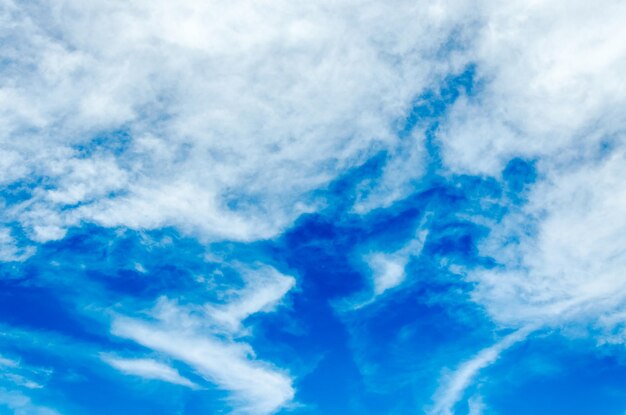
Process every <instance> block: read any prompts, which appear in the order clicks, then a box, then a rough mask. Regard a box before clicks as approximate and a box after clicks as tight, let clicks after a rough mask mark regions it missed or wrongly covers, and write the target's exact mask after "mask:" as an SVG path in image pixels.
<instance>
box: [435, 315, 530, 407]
mask: <svg viewBox="0 0 626 415" xmlns="http://www.w3.org/2000/svg"><path fill="white" fill-rule="evenodd" d="M532 330H533V329H532V328H529V327H526V328H522V329H519V330H517V331H515V332H513V333H511V334H509V335H507V336H505V337H504V338H502V339H501V340H500V341H498V342H497V343H496V344H494V345H493V346H490V347H487V348H486V349H483V350H481V351H480V352H479V353H478V354H477V355H476V356H474V357H473V358H471V359H470V360H468V361H467V362H465V363H463V364H461V365H460V366H459V367H458V368H457V369H456V370H455V371H454V372H452V373H451V374H449V375H447V376H445V377H444V379H443V381H442V384H441V386H440V387H439V389H438V390H437V392H436V393H435V396H434V403H433V406H432V407H431V408H429V410H428V413H429V415H452V414H453V408H454V405H455V404H456V403H457V402H458V401H459V400H460V399H461V398H462V396H463V393H464V392H465V390H466V389H467V387H468V386H470V384H471V382H472V381H473V380H474V378H475V377H476V375H477V374H478V373H479V372H480V371H481V370H482V369H484V368H485V367H487V366H489V365H491V364H493V363H494V362H495V361H496V360H498V358H499V357H500V355H501V354H502V353H503V352H504V351H505V350H507V349H508V348H510V347H511V346H513V345H515V344H516V343H519V342H520V341H523V340H524V339H525V338H526V337H527V336H528V334H529V333H530V332H532ZM480 407H481V404H480V403H474V404H473V405H472V408H473V409H471V412H472V413H475V412H476V411H481V409H480ZM476 408H478V409H476ZM478 413H480V412H478Z"/></svg>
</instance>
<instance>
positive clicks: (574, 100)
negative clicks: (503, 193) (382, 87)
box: [439, 0, 626, 338]
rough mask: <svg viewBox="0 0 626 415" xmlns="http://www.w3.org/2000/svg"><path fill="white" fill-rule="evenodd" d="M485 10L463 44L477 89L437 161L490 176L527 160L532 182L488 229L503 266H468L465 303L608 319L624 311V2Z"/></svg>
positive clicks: (512, 319) (458, 113) (532, 317)
mask: <svg viewBox="0 0 626 415" xmlns="http://www.w3.org/2000/svg"><path fill="white" fill-rule="evenodd" d="M484 5H485V7H484V8H483V9H482V11H481V13H482V18H483V21H484V24H482V25H481V27H480V28H479V29H478V30H477V32H476V38H475V39H474V43H473V45H472V50H471V51H468V53H469V54H470V55H472V56H473V58H472V60H473V61H475V62H476V73H477V78H478V80H479V81H480V86H479V88H478V89H477V93H476V94H475V95H474V96H471V97H462V98H461V99H460V100H459V101H458V102H456V103H455V104H454V105H453V107H452V109H451V111H450V113H449V115H448V117H447V119H446V120H445V122H444V123H442V125H441V129H440V131H439V142H440V143H441V148H442V151H443V159H444V162H445V165H446V166H447V168H448V169H449V170H451V171H454V172H458V173H471V174H488V175H493V176H496V177H498V176H499V175H500V172H501V171H502V169H503V168H504V165H505V164H506V163H507V162H508V161H509V160H510V159H511V158H512V157H520V156H521V157H525V158H530V159H535V160H537V164H536V165H537V168H538V181H537V183H535V184H534V185H533V186H532V188H531V191H530V194H529V196H528V197H529V201H528V204H527V205H526V206H524V207H523V208H521V209H517V208H513V209H512V213H511V214H510V215H508V217H506V218H505V219H504V220H503V222H501V223H493V224H492V234H491V236H490V237H489V238H488V240H487V241H486V242H485V244H484V246H483V247H482V252H483V253H484V254H486V255H490V256H493V257H494V258H496V259H497V260H498V262H499V263H500V264H501V267H499V268H497V269H494V270H490V271H483V270H476V271H470V272H469V279H470V280H471V281H473V282H475V283H477V284H476V285H475V287H476V290H475V292H474V299H475V300H476V301H478V302H479V303H481V304H483V305H485V306H486V308H487V309H488V310H489V312H490V314H491V316H492V317H493V318H494V319H495V320H496V321H498V322H500V323H502V324H505V325H513V326H518V327H519V326H523V325H526V324H529V323H533V324H535V323H537V324H549V325H554V324H570V323H571V324H577V323H584V324H587V323H592V324H595V323H594V321H597V320H598V318H602V319H603V322H604V323H603V324H609V323H608V322H609V321H613V320H614V319H612V318H611V317H610V316H611V315H617V314H616V313H619V312H621V311H623V310H624V307H625V306H626V289H625V287H626V286H625V284H626V262H625V261H624V258H626V255H625V252H624V247H625V246H626V240H625V239H624V236H623V235H626V222H625V221H624V214H623V212H624V211H625V210H626V199H625V198H626V196H625V195H626V187H624V184H623V180H621V178H622V177H624V175H625V174H626V170H625V168H624V166H625V165H626V163H625V161H626V160H625V159H624V154H625V152H626V142H625V141H624V138H625V137H626V118H624V117H623V116H622V114H623V112H624V108H626V82H625V81H624V77H623V75H622V74H623V73H626V43H624V41H623V39H624V38H625V37H626V31H625V30H626V29H625V26H624V24H623V22H624V18H626V4H624V3H623V2H621V1H611V0H607V1H601V2H600V3H593V4H592V3H589V2H584V1H574V2H571V1H561V0H554V1H531V2H528V1H512V2H485V3H484ZM615 324H617V322H615V323H614V324H613V326H615ZM603 330H604V331H605V335H606V334H608V333H609V332H610V330H611V329H610V328H608V327H605V328H604V329H603ZM603 336H604V335H601V338H602V337H603Z"/></svg>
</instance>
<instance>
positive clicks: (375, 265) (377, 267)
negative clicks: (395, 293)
mask: <svg viewBox="0 0 626 415" xmlns="http://www.w3.org/2000/svg"><path fill="white" fill-rule="evenodd" d="M429 217H430V215H426V216H425V218H424V219H423V220H422V223H421V224H420V226H419V227H418V229H417V231H416V232H415V238H414V239H411V240H410V241H409V242H408V243H407V244H406V245H405V246H403V247H402V248H400V249H398V250H396V251H393V252H388V253H387V252H373V253H369V254H367V255H365V257H364V260H365V262H366V263H367V265H368V266H369V268H370V270H371V272H372V285H373V287H372V289H373V297H372V300H373V299H375V298H376V297H377V296H379V295H381V294H383V293H384V292H385V291H387V290H389V289H392V288H394V287H396V286H398V285H400V284H402V283H403V282H404V280H405V278H406V274H405V268H406V266H407V264H408V262H409V260H410V259H411V258H412V257H415V256H419V255H420V254H421V252H422V248H423V247H424V242H425V240H426V237H427V236H428V229H426V222H427V220H428V218H429Z"/></svg>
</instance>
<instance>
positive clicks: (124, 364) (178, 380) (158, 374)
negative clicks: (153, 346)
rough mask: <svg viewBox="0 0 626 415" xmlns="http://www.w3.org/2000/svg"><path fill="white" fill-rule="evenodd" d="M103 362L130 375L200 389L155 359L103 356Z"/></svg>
mask: <svg viewBox="0 0 626 415" xmlns="http://www.w3.org/2000/svg"><path fill="white" fill-rule="evenodd" d="M102 360H104V361H105V362H106V363H108V364H109V365H111V366H113V367H114V368H115V369H117V370H119V371H121V372H123V373H126V374H128V375H135V376H140V377H142V378H145V379H157V380H162V381H165V382H169V383H173V384H175V385H182V386H186V387H188V388H191V389H196V388H198V385H196V384H195V383H193V382H192V381H190V380H189V379H187V378H185V377H183V376H181V375H180V373H178V371H177V370H176V369H174V368H172V367H170V366H168V365H166V364H164V363H161V362H158V361H156V360H153V359H125V358H120V357H115V356H110V355H103V356H102Z"/></svg>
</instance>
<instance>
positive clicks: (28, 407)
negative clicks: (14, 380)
mask: <svg viewBox="0 0 626 415" xmlns="http://www.w3.org/2000/svg"><path fill="white" fill-rule="evenodd" d="M0 405H2V406H4V407H6V408H8V409H9V410H11V411H12V413H13V414H15V415H59V412H57V411H56V410H54V409H52V408H49V407H46V406H41V405H37V404H35V403H33V401H32V399H31V398H29V397H28V396H26V395H24V394H23V393H22V392H19V391H17V390H8V389H5V388H0Z"/></svg>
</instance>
